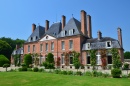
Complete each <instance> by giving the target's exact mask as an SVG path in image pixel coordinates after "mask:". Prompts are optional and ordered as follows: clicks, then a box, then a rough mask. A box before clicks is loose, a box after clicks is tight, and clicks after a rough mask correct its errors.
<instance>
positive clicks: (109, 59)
mask: <svg viewBox="0 0 130 86" xmlns="http://www.w3.org/2000/svg"><path fill="white" fill-rule="evenodd" d="M107 63H108V64H112V56H107Z"/></svg>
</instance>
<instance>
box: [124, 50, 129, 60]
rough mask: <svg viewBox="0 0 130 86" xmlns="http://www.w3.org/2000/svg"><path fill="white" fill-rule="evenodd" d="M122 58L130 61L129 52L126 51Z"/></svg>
mask: <svg viewBox="0 0 130 86" xmlns="http://www.w3.org/2000/svg"><path fill="white" fill-rule="evenodd" d="M124 58H125V59H130V51H126V52H125V53H124Z"/></svg>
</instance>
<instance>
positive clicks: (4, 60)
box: [0, 55, 10, 67]
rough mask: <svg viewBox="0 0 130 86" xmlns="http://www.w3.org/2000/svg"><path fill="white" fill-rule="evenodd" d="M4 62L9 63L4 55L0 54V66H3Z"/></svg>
mask: <svg viewBox="0 0 130 86" xmlns="http://www.w3.org/2000/svg"><path fill="white" fill-rule="evenodd" d="M4 64H10V62H9V60H8V59H7V58H6V57H5V56H4V55H0V67H3V65H4Z"/></svg>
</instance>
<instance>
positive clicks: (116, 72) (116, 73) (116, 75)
mask: <svg viewBox="0 0 130 86" xmlns="http://www.w3.org/2000/svg"><path fill="white" fill-rule="evenodd" d="M111 74H112V77H113V78H120V75H121V74H122V72H121V70H120V69H118V68H114V69H112V70H111Z"/></svg>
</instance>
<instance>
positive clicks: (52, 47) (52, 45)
mask: <svg viewBox="0 0 130 86" xmlns="http://www.w3.org/2000/svg"><path fill="white" fill-rule="evenodd" d="M51 50H54V42H52V43H51Z"/></svg>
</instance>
